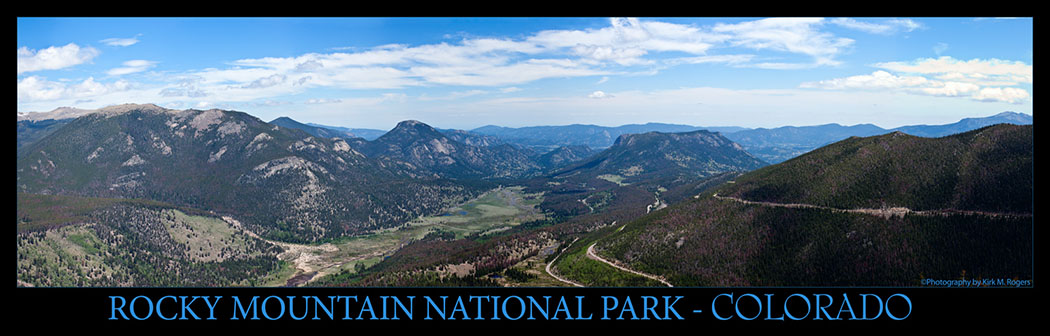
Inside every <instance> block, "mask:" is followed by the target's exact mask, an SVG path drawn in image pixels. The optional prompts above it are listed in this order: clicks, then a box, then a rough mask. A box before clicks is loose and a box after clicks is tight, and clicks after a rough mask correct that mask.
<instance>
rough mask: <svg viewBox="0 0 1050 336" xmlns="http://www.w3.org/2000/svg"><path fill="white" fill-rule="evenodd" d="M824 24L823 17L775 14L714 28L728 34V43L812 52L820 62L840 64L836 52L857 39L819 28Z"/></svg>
mask: <svg viewBox="0 0 1050 336" xmlns="http://www.w3.org/2000/svg"><path fill="white" fill-rule="evenodd" d="M822 24H823V19H819V18H772V19H762V20H757V21H748V22H741V23H737V24H717V25H715V27H714V28H713V31H715V32H719V33H725V34H728V36H727V40H728V43H730V44H732V45H734V46H739V47H745V48H751V49H755V50H763V49H770V50H775V51H784V52H790V53H796V54H803V55H808V56H811V57H812V58H813V64H814V65H817V66H822V65H837V64H839V63H840V62H838V61H836V60H835V59H834V58H835V56H837V55H838V54H840V53H842V52H844V51H845V49H846V48H847V47H849V46H851V45H853V40H852V39H848V38H842V37H835V36H834V35H832V34H830V33H826V32H820V31H818V30H817V28H819V27H820V26H821V25H822ZM771 64H775V63H771ZM779 67H781V68H783V66H779Z"/></svg>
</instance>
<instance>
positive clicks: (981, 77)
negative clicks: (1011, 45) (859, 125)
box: [800, 56, 1033, 104]
mask: <svg viewBox="0 0 1050 336" xmlns="http://www.w3.org/2000/svg"><path fill="white" fill-rule="evenodd" d="M874 66H875V67H877V68H881V69H885V70H877V71H875V72H872V73H871V74H870V75H857V76H850V77H844V78H835V79H829V80H822V81H818V82H806V83H802V84H801V85H800V87H802V88H819V89H829V90H888V91H900V92H907V93H911V94H920V95H929V96H939V97H969V98H971V99H973V100H977V101H983V102H1005V103H1013V104H1018V103H1022V102H1025V101H1027V100H1028V98H1029V97H1030V94H1029V93H1028V91H1026V90H1024V89H1021V88H1017V87H1013V86H1018V85H1021V84H1031V83H1032V79H1033V78H1032V66H1031V65H1027V64H1025V63H1023V62H1009V61H1003V60H998V59H990V60H981V59H972V60H969V61H963V60H957V59H954V58H951V57H947V56H945V57H940V58H936V59H934V58H926V59H919V60H915V61H912V62H886V63H878V64H875V65H874ZM886 70H889V71H893V72H896V73H899V75H898V74H893V73H890V72H888V71H886Z"/></svg>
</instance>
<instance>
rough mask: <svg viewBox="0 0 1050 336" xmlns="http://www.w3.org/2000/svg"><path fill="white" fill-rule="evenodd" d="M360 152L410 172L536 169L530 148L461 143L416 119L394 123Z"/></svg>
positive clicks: (515, 173) (504, 173)
mask: <svg viewBox="0 0 1050 336" xmlns="http://www.w3.org/2000/svg"><path fill="white" fill-rule="evenodd" d="M461 135H462V134H461ZM493 143H494V142H493ZM363 152H364V154H365V155H367V156H368V157H374V158H378V159H380V160H383V161H384V162H386V163H388V164H389V165H390V166H394V167H400V168H401V169H403V170H404V171H405V172H406V173H407V174H409V175H413V176H434V177H452V178H462V177H469V178H493V177H495V178H501V177H522V176H528V175H529V174H535V173H537V172H538V171H539V170H540V166H539V165H538V164H536V163H535V162H534V161H533V160H532V159H531V157H530V155H531V154H532V153H531V151H528V150H523V149H519V148H517V147H513V146H510V145H506V144H500V145H496V146H488V147H485V146H474V145H469V144H465V143H462V142H459V141H456V140H454V139H452V138H450V137H449V136H446V134H443V133H441V132H439V131H438V130H436V129H434V128H433V127H430V126H429V125H427V124H424V123H422V122H419V121H416V120H406V121H402V122H401V123H398V125H397V127H395V128H394V129H393V130H391V131H390V132H387V133H386V134H384V135H383V136H381V137H379V138H378V139H376V140H375V141H372V142H369V143H367V145H366V146H364V147H363Z"/></svg>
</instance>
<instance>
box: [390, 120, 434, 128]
mask: <svg viewBox="0 0 1050 336" xmlns="http://www.w3.org/2000/svg"><path fill="white" fill-rule="evenodd" d="M420 125H422V126H426V127H430V125H427V124H424V123H422V122H420V121H419V120H405V121H402V122H399V123H397V126H396V127H395V128H397V127H418V126H420Z"/></svg>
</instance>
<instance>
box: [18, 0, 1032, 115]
mask: <svg viewBox="0 0 1050 336" xmlns="http://www.w3.org/2000/svg"><path fill="white" fill-rule="evenodd" d="M1032 22H1033V20H1032V18H881V17H880V18H816V17H806V18H18V19H17V40H18V41H17V42H18V50H17V52H18V75H17V80H18V99H17V102H18V108H17V111H18V112H46V111H50V110H53V109H55V108H58V107H77V108H84V109H96V108H101V107H105V106H110V105H117V104H124V103H140V104H142V103H152V104H157V105H160V106H163V107H167V108H173V109H189V108H193V109H211V108H219V109H224V110H237V111H243V112H247V113H249V114H251V115H253V116H256V117H258V118H260V119H263V120H264V121H269V120H272V119H275V118H277V117H281V116H287V117H291V118H293V119H296V120H298V121H300V122H312V123H319V124H325V125H332V126H343V127H351V128H374V129H390V128H393V127H394V126H395V125H396V124H397V123H398V122H399V121H402V120H409V119H413V120H419V121H422V122H425V123H427V124H430V125H432V126H435V127H441V128H458V129H473V128H476V127H480V126H484V125H500V126H508V127H523V126H537V125H568V124H592V125H602V126H619V125H624V124H641V123H647V122H662V123H675V124H688V125H695V126H742V127H751V128H754V127H767V128H768V127H780V126H789V125H793V126H805V125H818V124H827V123H838V124H842V125H854V124H863V123H870V124H875V125H878V126H881V127H884V128H892V127H898V126H903V125H913V124H947V123H952V122H956V121H958V120H959V119H962V118H968V117H985V116H990V115H993V114H997V113H1000V112H1004V111H1014V112H1021V113H1026V114H1029V115H1031V114H1032V103H1033V99H1034V92H1033V89H1032V84H1033V83H1032V82H1033V72H1032V61H1033V51H1032V49H1033V44H1034V42H1033V37H1032V33H1033V27H1032Z"/></svg>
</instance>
